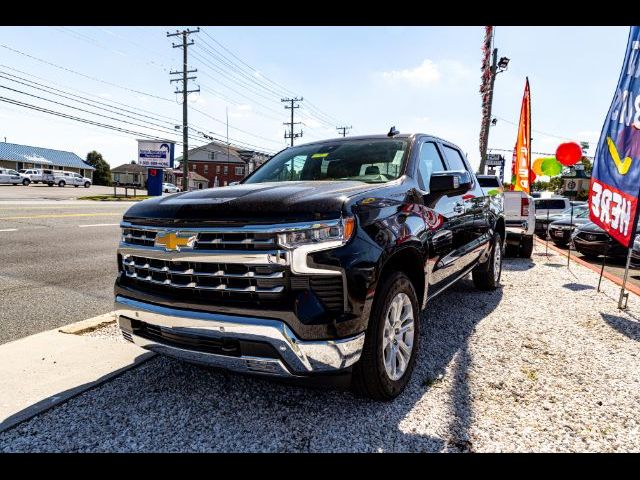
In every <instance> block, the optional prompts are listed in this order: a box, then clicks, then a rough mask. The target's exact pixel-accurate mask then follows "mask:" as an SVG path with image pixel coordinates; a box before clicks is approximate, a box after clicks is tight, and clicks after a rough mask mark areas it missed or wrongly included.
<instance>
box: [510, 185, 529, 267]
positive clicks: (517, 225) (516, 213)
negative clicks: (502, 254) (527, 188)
mask: <svg viewBox="0 0 640 480" xmlns="http://www.w3.org/2000/svg"><path fill="white" fill-rule="evenodd" d="M502 196H503V205H504V206H503V208H504V223H505V226H506V231H507V238H506V242H507V249H508V250H507V252H508V253H509V254H512V252H513V254H515V255H517V256H519V257H522V258H531V253H532V252H533V233H534V229H535V212H534V210H533V197H532V196H531V195H527V194H526V193H525V192H521V191H506V192H504V193H503V195H502Z"/></svg>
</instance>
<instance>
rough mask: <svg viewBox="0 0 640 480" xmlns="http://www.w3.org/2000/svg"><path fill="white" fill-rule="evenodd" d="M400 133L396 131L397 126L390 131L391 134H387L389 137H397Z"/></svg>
mask: <svg viewBox="0 0 640 480" xmlns="http://www.w3.org/2000/svg"><path fill="white" fill-rule="evenodd" d="M399 133H400V132H399V131H398V130H396V126H395V125H394V126H393V127H391V130H389V133H387V137H395V136H396V135H398V134H399Z"/></svg>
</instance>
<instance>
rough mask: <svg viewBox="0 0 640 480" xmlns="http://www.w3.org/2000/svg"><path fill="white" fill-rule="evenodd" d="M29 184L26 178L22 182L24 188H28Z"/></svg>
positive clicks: (29, 181)
mask: <svg viewBox="0 0 640 480" xmlns="http://www.w3.org/2000/svg"><path fill="white" fill-rule="evenodd" d="M30 183H31V180H29V179H28V178H25V179H24V180H22V185H24V186H25V187H28V186H29V184H30Z"/></svg>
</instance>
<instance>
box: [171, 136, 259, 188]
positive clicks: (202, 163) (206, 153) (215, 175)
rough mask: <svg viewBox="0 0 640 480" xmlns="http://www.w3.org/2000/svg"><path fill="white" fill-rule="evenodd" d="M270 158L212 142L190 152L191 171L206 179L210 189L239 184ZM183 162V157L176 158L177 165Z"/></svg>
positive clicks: (252, 151) (255, 152) (251, 151)
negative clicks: (233, 183)
mask: <svg viewBox="0 0 640 480" xmlns="http://www.w3.org/2000/svg"><path fill="white" fill-rule="evenodd" d="M269 158H270V157H269V155H267V154H266V153H262V152H258V151H254V150H242V149H238V148H237V147H234V146H233V145H230V146H228V147H227V145H226V144H224V143H219V142H211V143H209V144H207V145H203V146H202V147H197V148H193V149H191V150H189V171H190V172H194V173H196V174H198V175H201V176H203V177H204V178H206V179H207V180H208V181H209V185H208V186H209V187H224V186H226V185H229V184H230V183H232V182H239V181H240V180H242V179H243V178H244V177H246V176H247V175H248V174H249V173H251V172H252V171H253V170H255V169H256V168H258V167H259V166H260V165H262V164H263V163H264V162H265V161H267V160H268V159H269ZM181 161H182V157H178V158H176V164H177V163H179V162H181Z"/></svg>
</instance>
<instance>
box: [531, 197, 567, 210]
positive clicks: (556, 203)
mask: <svg viewBox="0 0 640 480" xmlns="http://www.w3.org/2000/svg"><path fill="white" fill-rule="evenodd" d="M535 207H536V210H564V209H565V208H566V207H567V204H566V203H565V201H564V200H560V199H541V200H536V201H535Z"/></svg>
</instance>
